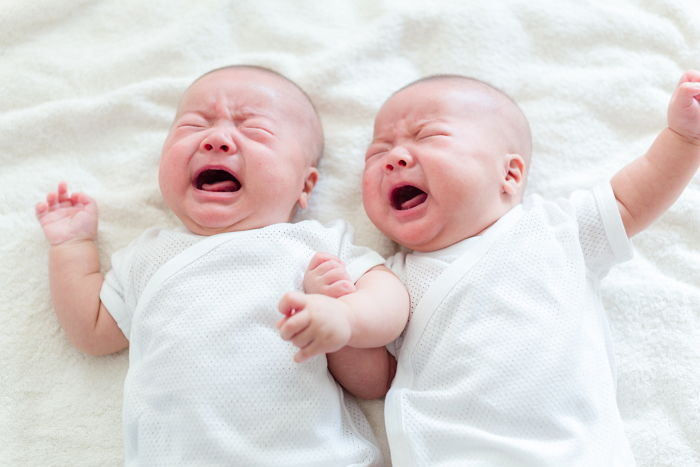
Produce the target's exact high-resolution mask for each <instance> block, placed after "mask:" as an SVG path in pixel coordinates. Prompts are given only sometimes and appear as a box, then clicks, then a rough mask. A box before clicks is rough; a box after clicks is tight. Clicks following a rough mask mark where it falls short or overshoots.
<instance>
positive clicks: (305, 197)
mask: <svg viewBox="0 0 700 467" xmlns="http://www.w3.org/2000/svg"><path fill="white" fill-rule="evenodd" d="M317 181H318V170H316V167H309V168H308V169H307V170H306V178H305V179H304V187H303V188H302V190H301V194H300V195H299V199H298V200H297V202H298V203H299V207H300V208H302V209H306V208H307V206H308V205H309V196H311V191H312V190H313V189H314V187H315V186H316V182H317Z"/></svg>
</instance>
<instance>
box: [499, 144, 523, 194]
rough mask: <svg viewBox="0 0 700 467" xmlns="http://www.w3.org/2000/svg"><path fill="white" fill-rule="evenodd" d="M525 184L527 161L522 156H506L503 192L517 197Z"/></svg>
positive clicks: (502, 183)
mask: <svg viewBox="0 0 700 467" xmlns="http://www.w3.org/2000/svg"><path fill="white" fill-rule="evenodd" d="M524 183H525V160H524V159H523V157H522V156H521V155H520V154H506V155H505V159H504V176H503V180H502V181H501V192H502V193H505V194H508V195H511V196H517V195H519V193H520V192H521V191H522V187H523V184H524Z"/></svg>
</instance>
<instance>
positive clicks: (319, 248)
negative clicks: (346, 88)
mask: <svg viewBox="0 0 700 467" xmlns="http://www.w3.org/2000/svg"><path fill="white" fill-rule="evenodd" d="M531 150H532V148H531V138H530V130H529V125H528V122H527V120H526V118H525V116H524V115H523V113H522V112H521V110H520V108H519V107H518V106H517V104H516V103H515V102H513V101H512V100H511V99H510V98H509V97H508V96H507V95H505V94H504V93H503V92H501V91H499V90H498V89H496V88H494V87H492V86H490V85H488V84H486V83H484V82H481V81H478V80H475V79H470V78H466V77H461V76H453V75H447V76H432V77H429V78H425V79H422V80H419V81H416V82H414V83H412V84H410V85H408V86H406V87H404V88H402V89H400V90H399V91H397V92H396V93H394V94H393V95H392V96H391V97H390V98H389V99H388V100H387V101H386V102H385V103H384V105H383V106H382V107H381V109H380V111H379V114H378V115H377V117H376V120H375V126H374V137H373V140H372V143H371V144H370V146H369V149H368V150H367V153H366V156H365V169H364V176H363V182H362V193H363V201H364V206H365V210H366V212H367V214H368V216H369V217H370V219H371V220H372V222H373V223H374V224H375V225H376V226H377V227H378V228H379V229H380V230H381V231H382V232H383V233H384V234H386V235H387V236H388V237H389V238H391V239H393V240H394V241H396V242H397V243H398V244H400V245H401V246H402V247H403V248H402V249H401V251H400V252H399V253H397V254H396V255H394V256H393V257H391V258H389V260H388V261H386V262H385V261H384V260H383V259H382V258H381V257H380V256H378V255H377V254H376V253H374V252H373V251H371V250H369V249H367V248H363V247H358V246H355V245H353V243H352V238H351V235H352V234H351V230H350V229H349V228H348V226H347V225H346V224H345V223H342V222H336V223H333V224H331V225H328V226H323V225H321V224H319V223H318V222H315V221H303V222H297V223H291V222H290V221H291V219H292V217H293V215H294V213H295V211H296V209H297V208H298V207H302V208H303V207H305V206H306V205H307V202H308V198H309V195H310V193H311V192H312V190H313V188H314V185H315V184H316V181H317V179H318V172H317V169H316V163H317V161H318V159H319V157H320V155H321V153H322V151H323V133H322V129H321V125H320V121H319V118H318V115H317V113H316V111H315V109H314V107H313V105H312V103H311V101H310V99H309V98H308V97H307V96H306V94H305V93H304V92H303V91H302V90H301V89H300V88H299V87H298V86H297V85H296V84H294V83H293V82H291V81H290V80H288V79H287V78H285V77H283V76H281V75H279V74H277V73H275V72H273V71H270V70H267V69H264V68H259V67H252V66H232V67H226V68H222V69H217V70H214V71H211V72H209V73H207V74H205V75H203V76H202V77H200V78H198V79H197V80H196V81H195V82H194V83H193V84H192V85H191V86H190V87H189V88H188V89H187V90H186V92H185V93H184V95H183V97H182V100H181V102H180V104H179V107H178V109H177V114H176V116H175V120H174V122H173V124H172V126H171V128H170V131H169V134H168V136H167V139H166V141H165V143H164V146H163V150H162V157H161V162H160V169H159V182H160V189H161V192H162V194H163V198H164V200H165V202H166V204H167V205H168V206H169V208H170V209H171V210H172V211H173V212H174V213H175V214H176V215H177V216H178V217H179V219H180V220H181V221H182V224H183V226H182V227H181V228H177V229H149V230H147V231H146V232H144V233H143V234H142V235H141V236H140V237H138V238H137V239H136V240H134V241H133V242H132V243H131V244H130V245H129V246H127V247H126V248H124V249H123V250H120V251H118V252H117V253H115V254H114V256H113V258H112V269H111V270H110V271H109V272H108V273H107V274H106V275H105V276H103V275H102V273H101V272H100V263H99V256H98V249H97V245H96V237H97V210H96V204H95V201H94V200H93V199H91V198H90V197H88V196H87V195H85V194H82V193H75V194H69V193H68V190H67V187H66V185H65V184H64V183H61V184H59V186H58V190H57V192H54V193H50V194H49V195H48V196H47V200H46V202H43V203H39V204H38V205H37V207H36V214H37V217H38V219H39V221H40V223H41V226H42V228H43V230H44V233H45V236H46V238H47V240H48V241H49V243H50V245H51V246H50V250H49V273H50V286H51V295H52V299H53V304H54V308H55V310H56V314H57V316H58V319H59V321H60V323H61V326H62V327H63V329H64V330H65V332H66V334H67V335H68V337H69V339H70V340H71V342H72V343H73V344H74V345H75V346H77V347H78V348H79V349H81V350H83V351H85V352H87V353H90V354H95V355H101V354H108V353H112V352H117V351H119V350H122V349H124V348H126V347H127V346H128V347H129V371H128V374H127V377H126V381H125V385H124V437H125V441H124V444H125V463H126V464H127V465H149V466H156V465H169V466H171V465H275V466H277V465H289V466H323V467H327V466H350V465H352V466H373V465H382V462H383V461H382V459H381V453H380V451H379V449H378V448H377V447H376V443H375V441H374V439H373V435H372V431H371V429H370V427H369V425H368V423H367V421H366V419H365V418H364V416H363V415H362V412H361V411H360V410H359V409H358V407H357V405H356V404H355V403H354V401H353V399H351V398H346V397H345V395H344V392H343V390H342V389H341V388H340V387H339V386H338V384H337V383H336V380H337V381H338V382H339V383H340V384H341V385H342V386H343V387H344V388H345V389H347V390H348V391H349V392H350V393H352V394H355V395H358V396H361V397H381V396H383V395H385V394H386V400H385V420H386V429H387V436H388V440H389V447H390V450H391V457H392V462H393V465H395V466H401V467H403V466H410V465H420V466H448V465H451V466H464V465H479V466H511V465H514V466H515V465H517V466H577V465H580V466H592V465H606V466H628V465H633V464H634V460H633V458H632V455H631V452H630V449H629V446H628V443H627V441H626V439H625V435H624V433H623V427H622V422H621V419H620V415H619V412H618V408H617V405H616V401H615V377H614V367H613V361H612V350H611V348H610V333H609V330H608V323H607V318H606V315H605V312H604V310H603V309H602V306H601V303H600V297H599V292H598V287H599V283H600V280H601V279H602V278H603V276H605V274H606V273H607V271H608V270H609V269H610V267H611V266H613V265H614V264H615V263H617V262H620V261H623V260H625V259H627V258H629V257H630V255H631V246H630V242H629V237H631V236H632V235H634V234H636V233H637V232H639V231H641V230H642V229H644V228H645V227H646V226H647V225H649V224H650V223H651V222H652V221H653V220H654V219H655V218H657V217H658V216H659V215H660V214H661V213H663V212H664V211H665V210H666V209H667V208H668V207H669V206H670V205H671V203H672V202H673V201H674V200H675V199H676V198H677V197H678V195H679V194H680V193H681V191H682V190H683V188H684V187H685V185H686V184H687V183H688V182H689V181H690V179H691V178H692V177H693V174H694V173H695V171H696V170H697V168H698V166H700V72H695V71H692V72H688V73H686V74H685V75H684V76H683V77H682V78H681V80H680V82H679V84H678V86H677V87H676V90H675V92H674V93H673V96H672V98H671V102H670V104H669V108H668V127H667V128H666V129H664V130H663V131H662V132H661V133H660V134H659V136H658V137H657V139H656V140H655V142H654V143H653V144H652V146H651V147H650V149H649V150H648V151H647V153H646V154H645V155H643V156H642V157H640V158H638V159H637V160H635V161H633V162H632V163H630V164H629V165H628V166H626V167H624V168H623V169H622V170H620V171H619V172H618V173H617V174H616V175H615V176H614V177H613V178H612V179H611V181H610V182H609V183H604V184H601V185H600V186H597V187H595V188H593V189H591V190H581V191H576V192H574V193H573V194H571V195H570V197H569V198H567V199H559V200H556V201H548V200H545V199H542V198H540V197H538V196H531V197H528V198H525V199H523V191H524V187H525V183H526V179H527V173H528V168H529V166H530V159H531ZM402 284H405V288H404V286H403V285H402ZM406 289H408V294H407V292H406ZM300 290H304V291H305V293H302V292H300ZM409 295H410V300H409ZM277 310H278V311H279V313H278V311H277ZM404 328H405V329H404ZM387 344H388V345H387ZM324 354H327V355H325V358H324ZM312 357H314V358H312ZM329 369H330V372H331V373H332V376H331V374H330V373H329V371H328V370H329ZM387 391H388V392H387Z"/></svg>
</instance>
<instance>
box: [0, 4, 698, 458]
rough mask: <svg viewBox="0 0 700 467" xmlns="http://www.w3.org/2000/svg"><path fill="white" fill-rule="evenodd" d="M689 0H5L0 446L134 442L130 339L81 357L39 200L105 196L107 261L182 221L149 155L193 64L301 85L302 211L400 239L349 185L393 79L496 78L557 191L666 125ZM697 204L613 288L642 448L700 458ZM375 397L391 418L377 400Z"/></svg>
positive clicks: (9, 454) (687, 42) (643, 248)
mask: <svg viewBox="0 0 700 467" xmlns="http://www.w3.org/2000/svg"><path fill="white" fill-rule="evenodd" d="M695 5H697V0H688V1H687V2H684V1H682V0H634V1H633V0H629V1H623V0H609V1H600V2H597V1H586V0H576V1H574V0H557V1H554V0H552V1H548V2H547V1H533V0H523V1H512V2H492V3H489V2H481V1H476V0H474V1H455V2H447V1H445V2H419V1H417V0H416V1H413V2H407V1H396V2H394V1H390V0H387V1H384V2H374V1H369V0H357V1H341V0H338V1H325V2H324V1H314V0H303V1H293V2H291V1H290V2H287V1H282V0H280V1H274V0H267V1H260V0H258V1H255V2H252V1H251V2H235V1H233V0H231V1H226V0H203V1H199V2H192V1H187V0H167V1H166V0H153V1H148V2H145V1H139V0H126V1H124V0H119V1H118V0H103V1H100V2H90V1H86V0H70V1H68V0H65V1H60V2H59V1H50V0H34V1H31V2H26V1H24V0H0V161H1V164H0V165H1V167H2V168H1V169H0V186H1V187H2V188H1V191H0V194H1V198H0V201H1V202H0V235H1V237H0V251H2V257H1V261H2V263H1V265H2V266H1V268H0V274H1V275H2V276H1V282H0V283H1V284H2V288H1V289H0V303H1V304H2V305H0V307H1V308H0V310H1V311H0V374H1V375H0V465H8V466H32V465H36V466H39V465H41V466H44V465H65V466H68V465H70V466H83V465H84V466H94V465H100V466H116V465H119V464H120V463H121V462H122V453H121V448H122V442H121V427H120V419H121V412H120V410H121V395H122V389H121V388H122V381H123V378H124V375H125V372H126V368H127V353H126V352H123V353H121V354H118V355H114V356H109V357H103V358H94V357H88V356H85V355H82V354H80V353H79V352H78V351H77V350H75V349H74V348H72V347H71V346H70V344H69V343H68V342H67V340H66V337H65V335H64V333H63V331H62V330H61V329H60V327H59V325H58V322H57V320H56V317H55V315H54V313H53V311H52V309H51V305H50V297H49V288H48V274H47V245H46V242H45V241H44V237H43V234H42V232H41V230H40V228H39V225H38V223H37V222H36V220H35V219H34V203H36V202H37V201H40V200H41V199H42V198H43V197H44V196H45V193H46V192H47V191H49V190H52V189H54V188H55V186H56V184H57V183H58V182H59V181H60V180H65V181H67V182H69V187H70V188H71V189H76V190H84V191H85V192H87V193H89V194H91V195H92V196H93V197H95V198H96V199H97V202H98V204H99V207H100V244H99V245H100V251H101V254H102V259H103V268H105V269H106V268H108V267H109V256H110V254H111V253H112V252H113V251H115V250H116V249H117V248H120V247H122V246H124V245H126V243H128V242H129V240H131V239H132V238H134V237H135V236H136V235H137V234H138V233H139V232H141V231H142V230H143V229H145V228H146V227H147V226H151V225H175V223H176V219H174V218H173V217H172V216H171V215H170V214H168V213H167V212H166V209H165V208H164V205H163V203H162V202H161V199H160V196H159V191H158V186H157V179H156V173H157V163H158V157H159V152H160V145H161V144H162V141H163V138H164V136H165V134H166V131H167V129H168V125H169V123H170V119H171V117H172V116H173V113H174V108H175V105H176V103H177V100H178V97H179V96H180V94H181V93H182V91H183V90H184V88H185V87H186V86H187V85H188V84H189V82H190V81H191V80H192V79H194V78H195V77H196V76H198V75H199V74H201V73H203V72H205V71H207V70H209V69H211V68H214V67H218V66H222V65H226V64H231V63H252V64H259V65H264V66H268V67H271V68H274V69H276V70H278V71H280V72H282V73H284V74H286V75H287V76H289V77H290V78H291V79H293V80H295V81H296V82H298V83H299V84H300V85H301V86H302V87H303V88H305V89H306V90H307V91H308V93H309V95H310V96H311V97H312V99H313V100H314V102H315V103H316V105H317V106H318V109H319V111H320V113H321V115H322V118H323V123H324V125H325V131H326V144H327V146H326V154H325V158H324V159H323V161H322V163H321V166H320V170H321V180H320V182H319V185H318V186H317V190H316V191H315V193H314V197H313V199H312V205H311V207H310V209H309V210H308V211H307V212H306V213H305V214H304V215H305V216H307V217H315V218H318V219H320V220H322V221H329V220H331V219H333V218H335V217H344V218H346V219H347V220H349V221H350V222H352V223H353V224H354V225H355V228H356V231H357V237H358V241H359V242H360V243H364V244H367V245H370V246H373V247H375V248H376V249H378V250H379V251H380V252H382V253H384V254H388V253H390V252H391V251H392V245H391V244H390V243H389V242H388V241H386V240H385V239H383V238H382V236H381V235H380V234H379V233H378V231H377V230H376V229H375V228H374V227H373V226H372V225H371V224H370V223H369V221H368V220H367V218H366V217H365V215H364V213H363V210H362V206H361V202H360V189H359V188H360V174H361V170H362V159H363V157H362V156H363V154H364V150H365V147H366V145H367V143H368V141H369V139H370V135H371V128H372V119H373V116H374V114H375V112H376V111H377V109H378V107H379V106H380V105H381V103H382V102H383V100H384V99H386V98H387V97H388V95H389V94H390V93H391V92H392V91H394V90H396V89H397V88H398V87H400V86H402V85H404V84H407V83H408V82H410V81H412V80H414V79H416V78H419V77H421V76H424V75H428V74H434V73H461V74H466V75H470V76H475V77H478V78H480V79H483V80H486V81H489V82H491V83H493V84H495V85H497V86H499V87H501V88H502V89H504V90H505V91H506V92H508V93H509V94H511V95H512V96H513V97H514V98H515V99H516V100H518V101H519V102H520V103H521V105H522V107H523V109H524V111H525V113H526V114H527V115H528V117H529V119H530V121H531V124H532V128H533V133H534V140H535V146H534V148H535V151H534V153H535V155H534V162H533V167H532V172H531V175H530V182H529V190H530V191H533V192H539V193H541V194H543V195H545V196H556V195H564V194H566V193H568V192H569V191H570V190H573V189H575V188H579V187H588V186H591V185H593V184H595V183H597V182H599V181H602V180H605V179H607V178H609V177H611V176H612V174H613V173H614V172H615V171H616V170H617V169H618V168H620V167H621V166H623V165H624V164H625V163H626V162H628V161H630V160H631V159H632V158H634V157H636V156H638V155H640V154H642V153H643V152H644V151H645V150H646V148H647V147H648V146H649V144H650V143H651V141H652V140H653V138H654V136H655V135H656V134H657V132H659V131H660V130H661V129H662V128H663V127H664V125H665V109H666V105H667V103H668V99H669V97H670V94H671V92H672V90H673V88H674V86H675V84H676V81H677V80H678V78H679V77H680V75H681V73H682V71H683V70H685V69H687V68H693V67H695V68H700V12H698V11H697V10H696V11H695V12H693V11H691V8H696V7H695ZM698 206H700V176H698V175H696V176H695V178H694V179H693V181H692V182H691V184H690V186H689V187H688V188H687V189H686V190H685V192H684V193H683V195H682V196H681V197H680V199H679V200H678V201H677V202H676V203H675V204H674V206H673V207H672V208H671V209H670V210H669V211H668V212H667V213H666V214H665V215H664V216H663V217H662V218H661V219H660V220H658V221H657V222H656V223H655V224H654V225H653V226H652V227H650V228H649V229H647V230H646V231H645V232H643V233H641V234H639V235H638V236H637V237H635V238H634V245H635V250H636V256H635V258H634V259H633V260H632V261H629V262H628V263H625V264H623V265H621V266H618V267H617V268H616V269H614V270H613V271H612V272H611V273H610V275H609V276H608V278H607V280H606V282H605V286H604V288H603V299H604V302H605V305H606V307H607V309H608V311H609V313H610V316H611V323H612V332H613V336H614V340H615V354H616V357H617V361H618V378H619V387H618V392H619V395H618V397H619V403H620V410H621V412H622V415H623V418H624V421H625V428H626V430H627V434H628V436H629V439H630V442H631V445H632V448H633V450H634V454H635V456H636V458H637V460H638V463H639V465H640V466H683V467H685V466H697V465H700V392H698V387H700V234H698V232H700V208H698ZM543 338H546V336H543ZM364 407H365V409H366V410H367V412H368V413H369V415H370V418H371V420H372V423H373V425H374V427H375V428H376V430H377V431H378V433H380V434H381V432H382V429H383V428H382V418H381V402H374V403H368V404H365V405H364ZM233 463H234V464H235V461H233Z"/></svg>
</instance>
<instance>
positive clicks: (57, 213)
mask: <svg viewBox="0 0 700 467" xmlns="http://www.w3.org/2000/svg"><path fill="white" fill-rule="evenodd" d="M36 217H37V219H39V223H40V224H41V227H42V229H44V235H45V236H46V239H47V240H48V241H49V243H50V244H51V245H52V246H56V245H61V244H62V243H66V242H73V241H80V240H95V239H96V238H97V204H96V203H95V201H94V200H93V199H92V198H90V197H89V196H88V195H86V194H84V193H73V194H72V195H70V196H69V195H68V188H67V186H66V183H65V182H61V183H59V184H58V191H57V192H52V193H49V194H48V195H47V196H46V202H42V203H37V204H36Z"/></svg>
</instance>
